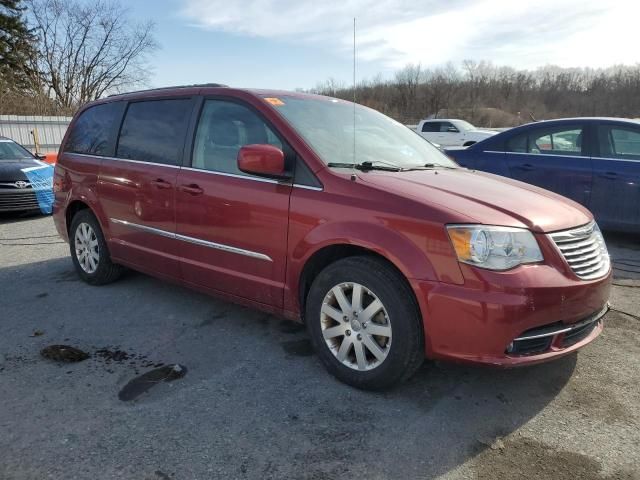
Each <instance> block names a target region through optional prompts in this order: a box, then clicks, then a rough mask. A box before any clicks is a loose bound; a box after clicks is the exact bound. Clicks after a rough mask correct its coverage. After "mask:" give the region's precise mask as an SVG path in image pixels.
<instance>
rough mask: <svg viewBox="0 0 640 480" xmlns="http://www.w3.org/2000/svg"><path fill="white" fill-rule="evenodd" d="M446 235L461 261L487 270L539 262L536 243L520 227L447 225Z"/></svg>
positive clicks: (540, 254)
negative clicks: (447, 234)
mask: <svg viewBox="0 0 640 480" xmlns="http://www.w3.org/2000/svg"><path fill="white" fill-rule="evenodd" d="M447 231H448V232H449V238H450V239H451V243H452V244H453V248H454V249H455V251H456V255H457V256H458V260H459V261H460V262H464V263H468V264H470V265H475V266H476V267H480V268H487V269H489V270H507V269H509V268H512V267H515V266H516V265H520V264H521V263H535V262H540V261H542V259H543V258H542V252H541V251H540V247H538V242H537V241H536V239H535V237H534V236H533V234H532V233H531V232H530V231H529V230H525V229H523V228H510V227H493V226H489V225H449V226H447Z"/></svg>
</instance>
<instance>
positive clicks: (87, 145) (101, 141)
mask: <svg viewBox="0 0 640 480" xmlns="http://www.w3.org/2000/svg"><path fill="white" fill-rule="evenodd" d="M123 108H124V102H112V103H104V104H102V105H96V106H94V107H90V108H88V109H87V110H85V111H84V112H82V113H81V114H80V117H79V118H78V119H77V120H76V122H75V123H74V125H73V129H72V130H71V132H70V133H69V137H68V139H67V143H66V144H65V147H64V151H65V152H73V153H85V154H89V155H103V156H112V155H113V147H114V143H115V141H114V140H115V138H114V137H115V131H116V128H117V127H118V124H119V123H120V118H121V115H122V109H123Z"/></svg>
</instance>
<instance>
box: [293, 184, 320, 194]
mask: <svg viewBox="0 0 640 480" xmlns="http://www.w3.org/2000/svg"><path fill="white" fill-rule="evenodd" d="M293 186H294V187H295V188H302V189H304V190H313V191H314V192H322V191H323V190H324V188H322V187H313V186H311V185H301V184H299V183H294V184H293Z"/></svg>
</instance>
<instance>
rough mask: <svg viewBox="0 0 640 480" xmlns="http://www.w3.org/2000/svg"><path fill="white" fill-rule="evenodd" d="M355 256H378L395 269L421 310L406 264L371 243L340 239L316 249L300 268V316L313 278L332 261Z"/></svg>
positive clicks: (298, 289) (298, 295)
mask: <svg viewBox="0 0 640 480" xmlns="http://www.w3.org/2000/svg"><path fill="white" fill-rule="evenodd" d="M355 256H367V257H373V258H376V259H378V260H380V261H381V262H384V263H385V264H386V265H388V266H389V267H391V268H392V269H393V270H395V271H396V272H397V273H398V275H399V276H400V277H401V278H402V279H403V281H404V282H405V284H406V286H407V287H408V289H409V291H411V293H412V295H413V298H412V300H413V302H414V303H415V305H416V308H418V311H420V308H419V302H418V299H417V296H416V292H415V290H414V288H413V286H412V284H411V282H410V281H409V278H410V276H409V270H408V269H407V268H406V266H404V265H398V262H397V259H391V258H389V257H388V256H386V255H385V254H384V253H382V252H381V251H380V249H378V248H372V247H371V246H370V245H364V244H362V243H352V242H349V243H347V242H339V241H338V242H334V243H328V244H326V245H323V246H321V247H319V248H317V249H316V250H314V251H313V253H311V254H310V255H309V256H308V257H307V258H306V260H305V261H304V264H303V266H302V268H301V269H300V274H299V275H298V277H297V283H296V287H297V290H296V293H297V295H296V301H297V306H298V311H299V313H300V318H301V319H302V320H303V321H304V312H305V306H306V301H307V296H308V294H309V290H310V288H311V284H312V283H313V280H314V279H315V278H316V277H317V276H318V274H319V273H320V272H321V271H322V270H323V269H325V268H326V267H328V266H329V265H331V264H332V263H335V262H336V261H338V260H341V259H344V258H348V257H355Z"/></svg>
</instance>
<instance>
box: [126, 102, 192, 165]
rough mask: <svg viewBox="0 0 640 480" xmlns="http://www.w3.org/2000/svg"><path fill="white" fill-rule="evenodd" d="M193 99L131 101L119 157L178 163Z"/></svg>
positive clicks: (170, 163) (168, 163)
mask: <svg viewBox="0 0 640 480" xmlns="http://www.w3.org/2000/svg"><path fill="white" fill-rule="evenodd" d="M191 106H192V102H191V100H189V99H179V100H150V101H144V102H135V103H131V104H129V108H128V109H127V113H126V115H125V117H124V122H123V123H122V129H121V130H120V138H119V139H118V151H117V152H116V156H117V157H118V158H128V159H131V160H140V161H144V162H153V163H161V164H167V165H177V164H178V163H180V160H181V157H182V149H183V147H184V139H185V134H186V131H187V127H188V124H189V116H190V114H191Z"/></svg>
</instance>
